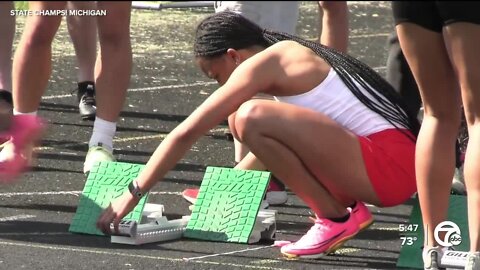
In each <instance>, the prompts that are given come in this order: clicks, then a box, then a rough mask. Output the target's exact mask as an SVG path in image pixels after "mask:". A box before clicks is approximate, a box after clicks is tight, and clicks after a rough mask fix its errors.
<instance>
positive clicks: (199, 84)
mask: <svg viewBox="0 0 480 270" xmlns="http://www.w3.org/2000/svg"><path fill="white" fill-rule="evenodd" d="M211 84H215V82H196V83H188V84H177V85H176V84H172V85H162V86H152V87H142V88H134V89H128V90H127V92H146V91H154V90H162V89H175V88H186V87H192V86H201V85H204V86H207V85H211ZM66 97H72V94H65V95H53V96H45V97H42V100H48V99H58V98H66Z"/></svg>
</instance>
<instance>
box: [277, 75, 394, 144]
mask: <svg viewBox="0 0 480 270" xmlns="http://www.w3.org/2000/svg"><path fill="white" fill-rule="evenodd" d="M355 83H356V82H355ZM356 84H357V86H358V87H359V89H361V90H362V92H363V93H364V94H365V95H367V96H369V97H371V96H370V95H369V94H368V93H367V92H366V91H365V90H363V87H362V86H360V85H359V84H358V83H356ZM275 100H277V101H280V102H285V103H290V104H294V105H297V106H300V107H304V108H309V109H312V110H314V111H317V112H321V113H323V114H325V115H327V116H329V117H330V118H331V119H333V120H334V121H336V122H337V123H338V124H340V125H341V126H343V127H345V128H347V129H348V130H350V131H351V132H353V133H355V134H356V135H359V136H368V135H370V134H373V133H376V132H380V131H382V130H385V129H390V128H395V127H394V126H393V125H392V124H390V123H389V122H388V121H387V120H385V119H384V118H383V117H382V116H380V115H379V114H377V113H376V112H374V111H372V110H370V109H369V108H367V107H366V106H365V105H364V104H363V103H362V102H361V101H360V100H358V99H357V98H356V97H355V96H354V95H353V94H352V92H351V91H350V90H349V89H348V87H347V86H346V85H345V84H344V83H343V81H342V80H341V79H340V77H339V76H338V74H337V72H336V71H335V70H334V69H333V68H331V69H330V72H329V73H328V75H327V77H326V78H325V80H323V82H321V83H320V84H319V85H318V86H317V87H315V88H314V89H312V90H310V91H308V92H305V93H303V94H300V95H296V96H275Z"/></svg>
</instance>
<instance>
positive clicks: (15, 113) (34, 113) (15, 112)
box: [13, 108, 38, 115]
mask: <svg viewBox="0 0 480 270" xmlns="http://www.w3.org/2000/svg"><path fill="white" fill-rule="evenodd" d="M37 112H38V111H33V112H29V113H22V112H19V111H17V110H15V108H14V109H13V115H37Z"/></svg>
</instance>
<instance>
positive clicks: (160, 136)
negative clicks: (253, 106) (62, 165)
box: [35, 127, 229, 152]
mask: <svg viewBox="0 0 480 270" xmlns="http://www.w3.org/2000/svg"><path fill="white" fill-rule="evenodd" d="M228 130H229V129H228V128H226V127H217V128H214V129H212V130H210V132H209V133H208V134H205V135H206V136H209V135H213V134H217V133H220V134H223V133H225V132H226V131H228ZM167 135H168V133H161V134H157V135H145V136H136V137H125V138H117V139H113V142H114V143H125V142H132V141H133V142H135V141H145V140H153V139H161V140H163V139H165V137H167ZM86 144H88V142H78V143H70V144H63V145H60V146H61V147H62V148H69V147H78V146H82V145H86ZM57 149H58V148H55V147H52V146H39V147H35V151H46V150H57ZM114 152H115V150H114Z"/></svg>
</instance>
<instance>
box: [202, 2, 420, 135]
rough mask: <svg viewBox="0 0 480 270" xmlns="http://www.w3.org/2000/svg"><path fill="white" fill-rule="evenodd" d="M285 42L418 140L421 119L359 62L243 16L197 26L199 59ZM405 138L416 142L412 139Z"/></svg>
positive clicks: (222, 15) (213, 19)
mask: <svg viewBox="0 0 480 270" xmlns="http://www.w3.org/2000/svg"><path fill="white" fill-rule="evenodd" d="M283 40H293V41H296V42H298V43H299V44H301V45H303V46H305V47H307V48H310V49H311V50H312V51H314V52H315V53H316V54H317V55H318V56H320V57H321V58H323V59H324V60H325V61H326V62H327V63H328V64H329V65H330V66H331V67H332V68H333V69H334V70H335V71H336V72H337V74H338V76H339V77H340V78H341V80H342V81H343V83H345V85H346V86H347V87H348V89H349V90H350V91H351V92H352V93H353V95H355V97H357V98H358V99H359V100H360V101H361V102H362V103H363V104H364V105H365V106H367V107H368V108H369V109H370V110H372V111H374V112H376V113H378V114H379V115H381V116H382V117H383V118H384V119H385V120H387V121H388V122H389V123H390V124H392V125H393V126H395V127H396V128H397V129H400V128H406V129H408V130H410V131H411V133H412V134H413V135H414V136H415V138H416V136H417V135H418V132H419V129H420V123H419V122H418V119H417V118H416V116H415V115H414V114H413V113H412V112H411V111H410V110H409V109H408V107H407V106H406V105H405V104H404V101H403V99H402V98H401V96H400V95H399V94H398V93H397V92H396V91H395V89H394V88H393V87H392V86H391V85H390V84H389V83H388V82H387V81H386V80H384V79H383V78H382V77H381V76H380V75H379V74H378V73H376V72H375V71H374V70H373V69H371V68H370V67H368V66H367V65H366V64H364V63H362V62H361V61H359V60H358V59H355V58H353V57H352V56H350V55H348V54H344V53H342V52H339V51H337V50H335V49H332V48H329V47H326V46H323V45H321V44H319V43H317V42H313V41H308V40H305V39H302V38H300V37H297V36H293V35H290V34H287V33H280V32H275V31H270V30H266V29H262V28H261V27H259V26H258V25H256V24H255V23H253V22H251V21H249V20H248V19H246V18H245V17H243V16H241V15H240V14H237V13H234V12H229V11H225V12H219V13H216V14H213V15H211V16H209V17H207V18H205V19H204V20H203V21H202V22H201V23H200V24H199V25H198V27H197V30H196V35H195V45H194V54H195V56H196V57H205V58H215V57H218V56H221V55H223V54H224V53H226V52H227V50H228V49H229V48H232V49H237V50H238V49H244V48H249V47H251V46H254V45H259V46H263V47H269V46H270V45H273V44H275V43H277V42H279V41H283ZM357 84H358V85H360V86H361V87H362V88H363V89H364V90H365V91H366V93H367V94H368V95H366V94H365V93H364V92H362V91H361V89H359V87H358V85H357ZM405 134H406V135H407V136H408V137H409V138H411V139H412V140H413V141H415V138H412V137H411V135H408V134H407V133H405Z"/></svg>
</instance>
